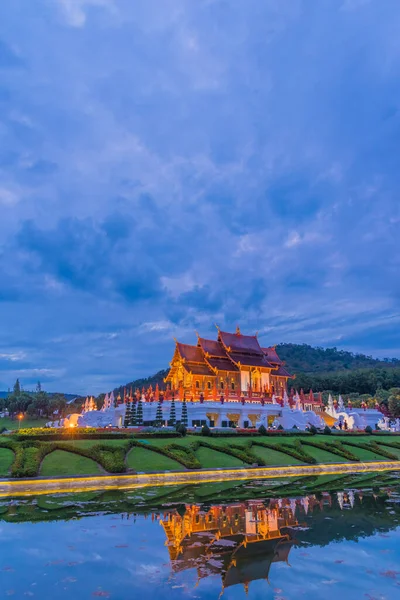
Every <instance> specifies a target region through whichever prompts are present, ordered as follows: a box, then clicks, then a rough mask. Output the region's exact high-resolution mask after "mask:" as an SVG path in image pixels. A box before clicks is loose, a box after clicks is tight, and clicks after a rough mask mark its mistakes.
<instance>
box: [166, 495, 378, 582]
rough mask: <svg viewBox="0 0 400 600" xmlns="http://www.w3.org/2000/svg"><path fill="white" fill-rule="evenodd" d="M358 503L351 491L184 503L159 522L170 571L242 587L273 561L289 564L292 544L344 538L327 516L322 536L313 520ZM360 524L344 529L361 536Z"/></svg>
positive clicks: (359, 499)
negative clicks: (213, 577)
mask: <svg viewBox="0 0 400 600" xmlns="http://www.w3.org/2000/svg"><path fill="white" fill-rule="evenodd" d="M356 499H357V504H355V502H356ZM362 504H363V494H362V492H354V491H352V490H349V491H345V492H335V493H334V494H330V493H328V492H321V493H319V494H310V495H308V496H304V497H300V498H299V497H298V498H286V499H270V500H265V501H261V500H250V501H246V502H237V503H235V504H227V505H224V504H220V505H216V506H211V507H204V506H200V505H196V504H193V505H186V506H185V509H184V512H182V511H180V510H177V509H171V510H169V511H167V512H165V513H164V515H163V518H162V519H161V520H160V523H161V525H162V527H163V528H164V531H165V534H166V538H167V539H166V546H167V547H168V551H169V555H170V559H171V566H172V570H173V571H174V572H175V573H179V572H182V571H185V570H187V569H196V571H197V582H199V581H200V580H201V579H203V578H205V577H209V576H211V575H220V577H221V579H222V587H223V589H224V588H225V587H229V586H232V585H236V584H242V585H244V587H245V589H246V590H247V589H248V586H249V584H250V582H251V581H255V580H259V579H266V580H267V581H268V578H269V573H270V570H271V567H272V565H273V563H277V562H286V563H287V564H289V562H288V558H289V553H290V550H291V548H292V546H293V545H294V544H296V545H303V543H304V541H305V540H304V539H302V538H305V539H306V543H322V544H325V543H327V542H329V541H332V540H333V539H340V538H341V537H342V536H343V531H342V530H341V529H340V528H339V527H338V521H337V520H335V519H334V518H332V519H331V521H329V522H332V523H335V524H336V525H334V528H333V530H332V531H330V530H329V531H327V536H322V537H321V535H320V531H319V530H320V528H319V527H317V529H315V528H314V527H312V525H311V524H312V523H313V521H314V519H315V518H316V519H317V521H316V523H319V522H321V521H320V519H321V518H323V519H325V517H324V516H323V514H324V513H325V511H328V513H329V514H335V515H337V511H338V510H339V511H340V512H341V511H346V510H349V509H350V510H351V509H353V508H356V506H358V507H361V506H362ZM311 515H312V517H311ZM311 518H312V520H310V519H311ZM361 523H362V527H360V526H357V527H356V528H355V529H354V530H353V529H349V527H350V526H349V522H348V521H347V520H346V521H345V522H344V527H345V531H346V532H348V531H350V530H351V531H355V532H357V533H358V534H359V533H362V534H363V535H365V532H366V531H367V530H366V529H365V519H363V520H362V522H361ZM299 525H300V531H299ZM304 525H306V527H304ZM310 525H311V527H310ZM351 527H354V524H353V525H352V526H351ZM296 529H297V534H296ZM339 529H340V531H339ZM371 533H372V532H368V533H367V534H369V535H371ZM295 535H296V539H295ZM315 536H317V537H316V539H315V540H314V538H315ZM325 537H327V539H325ZM307 540H308V541H307Z"/></svg>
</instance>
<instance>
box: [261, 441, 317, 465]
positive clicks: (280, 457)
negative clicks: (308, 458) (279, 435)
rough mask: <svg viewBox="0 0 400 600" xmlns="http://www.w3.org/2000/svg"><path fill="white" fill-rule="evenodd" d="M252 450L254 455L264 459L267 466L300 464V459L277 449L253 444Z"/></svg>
mask: <svg viewBox="0 0 400 600" xmlns="http://www.w3.org/2000/svg"><path fill="white" fill-rule="evenodd" d="M268 441H269V440H268ZM252 451H253V452H254V454H255V455H256V456H259V457H260V458H262V459H264V460H265V462H266V464H267V465H268V466H275V465H300V464H301V461H300V460H297V458H294V457H293V456H289V455H288V454H285V453H284V452H279V451H278V450H271V449H270V448H262V447H261V446H253V447H252ZM306 452H308V448H306Z"/></svg>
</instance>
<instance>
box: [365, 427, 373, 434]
mask: <svg viewBox="0 0 400 600" xmlns="http://www.w3.org/2000/svg"><path fill="white" fill-rule="evenodd" d="M364 431H365V433H369V434H370V435H371V433H372V427H371V426H370V425H367V426H366V428H365V429H364Z"/></svg>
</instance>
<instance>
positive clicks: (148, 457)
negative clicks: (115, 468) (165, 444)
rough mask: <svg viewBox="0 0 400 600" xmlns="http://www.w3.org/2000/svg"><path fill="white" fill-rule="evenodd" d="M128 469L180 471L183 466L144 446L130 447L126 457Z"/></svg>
mask: <svg viewBox="0 0 400 600" xmlns="http://www.w3.org/2000/svg"><path fill="white" fill-rule="evenodd" d="M126 465H127V467H128V469H134V470H135V471H182V470H183V469H184V467H183V466H182V465H181V464H180V463H178V461H177V460H173V459H172V458H169V457H168V456H163V455H162V454H158V452H152V451H151V450H146V449H145V448H137V447H136V448H132V450H131V451H130V452H129V453H128V456H127V457H126Z"/></svg>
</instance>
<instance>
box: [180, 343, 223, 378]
mask: <svg viewBox="0 0 400 600" xmlns="http://www.w3.org/2000/svg"><path fill="white" fill-rule="evenodd" d="M176 348H177V350H178V352H179V354H180V356H181V358H182V359H183V361H184V362H183V368H184V369H185V370H186V371H188V373H193V374H194V375H208V376H212V375H214V373H213V372H212V371H211V369H210V367H209V366H208V364H207V363H206V361H205V358H204V353H203V352H202V350H201V348H199V347H198V346H190V345H189V344H181V343H180V342H177V343H176Z"/></svg>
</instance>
